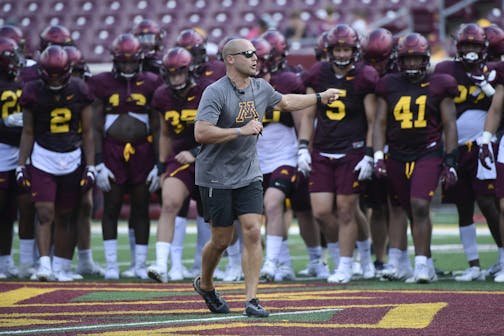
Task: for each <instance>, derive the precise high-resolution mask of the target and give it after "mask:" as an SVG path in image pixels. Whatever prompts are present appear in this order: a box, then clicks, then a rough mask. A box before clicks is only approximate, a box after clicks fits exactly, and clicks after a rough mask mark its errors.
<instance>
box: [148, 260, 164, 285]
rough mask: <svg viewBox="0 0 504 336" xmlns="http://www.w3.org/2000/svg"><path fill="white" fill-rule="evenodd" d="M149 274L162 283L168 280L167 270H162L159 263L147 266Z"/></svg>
mask: <svg viewBox="0 0 504 336" xmlns="http://www.w3.org/2000/svg"><path fill="white" fill-rule="evenodd" d="M147 276H148V277H149V278H151V279H152V280H155V281H157V282H160V283H167V282H168V274H167V273H166V270H162V269H161V267H160V266H158V265H157V264H154V265H150V266H149V267H147Z"/></svg>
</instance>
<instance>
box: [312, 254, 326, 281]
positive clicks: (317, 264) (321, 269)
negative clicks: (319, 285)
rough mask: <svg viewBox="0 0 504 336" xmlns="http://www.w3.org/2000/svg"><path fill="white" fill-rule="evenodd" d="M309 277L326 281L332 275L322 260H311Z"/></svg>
mask: <svg viewBox="0 0 504 336" xmlns="http://www.w3.org/2000/svg"><path fill="white" fill-rule="evenodd" d="M308 275H310V276H313V277H316V278H317V279H324V280H325V279H327V278H329V275H330V273H329V267H328V266H327V264H326V263H325V262H323V261H322V259H314V260H310V262H309V263H308Z"/></svg>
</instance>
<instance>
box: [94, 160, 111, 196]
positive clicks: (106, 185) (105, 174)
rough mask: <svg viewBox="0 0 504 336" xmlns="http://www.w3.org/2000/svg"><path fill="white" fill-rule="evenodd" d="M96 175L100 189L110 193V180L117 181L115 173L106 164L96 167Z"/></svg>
mask: <svg viewBox="0 0 504 336" xmlns="http://www.w3.org/2000/svg"><path fill="white" fill-rule="evenodd" d="M96 173H97V174H96V185H97V186H98V188H100V190H102V191H105V192H108V191H110V190H111V187H110V179H112V180H115V176H114V173H112V171H111V170H110V169H108V168H107V166H105V163H100V164H99V165H97V166H96Z"/></svg>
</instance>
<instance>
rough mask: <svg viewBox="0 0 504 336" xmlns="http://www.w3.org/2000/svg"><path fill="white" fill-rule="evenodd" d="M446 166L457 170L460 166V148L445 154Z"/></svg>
mask: <svg viewBox="0 0 504 336" xmlns="http://www.w3.org/2000/svg"><path fill="white" fill-rule="evenodd" d="M443 163H444V165H445V166H447V167H450V168H456V167H457V164H458V148H455V149H454V150H452V151H451V153H445V157H444V161H443Z"/></svg>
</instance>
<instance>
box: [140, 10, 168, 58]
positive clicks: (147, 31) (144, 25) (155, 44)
mask: <svg viewBox="0 0 504 336" xmlns="http://www.w3.org/2000/svg"><path fill="white" fill-rule="evenodd" d="M132 32H133V35H135V36H136V37H137V38H138V40H139V41H140V44H141V45H142V48H143V51H144V54H145V55H146V56H148V55H153V54H155V53H156V52H158V51H160V50H162V49H163V38H164V35H165V32H164V30H162V29H161V28H160V27H159V25H158V23H157V22H156V21H153V20H149V19H144V20H142V21H140V22H138V23H137V24H136V25H135V26H134V27H133V30H132Z"/></svg>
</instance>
